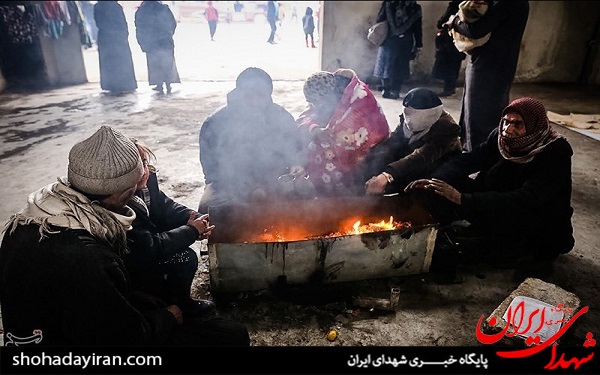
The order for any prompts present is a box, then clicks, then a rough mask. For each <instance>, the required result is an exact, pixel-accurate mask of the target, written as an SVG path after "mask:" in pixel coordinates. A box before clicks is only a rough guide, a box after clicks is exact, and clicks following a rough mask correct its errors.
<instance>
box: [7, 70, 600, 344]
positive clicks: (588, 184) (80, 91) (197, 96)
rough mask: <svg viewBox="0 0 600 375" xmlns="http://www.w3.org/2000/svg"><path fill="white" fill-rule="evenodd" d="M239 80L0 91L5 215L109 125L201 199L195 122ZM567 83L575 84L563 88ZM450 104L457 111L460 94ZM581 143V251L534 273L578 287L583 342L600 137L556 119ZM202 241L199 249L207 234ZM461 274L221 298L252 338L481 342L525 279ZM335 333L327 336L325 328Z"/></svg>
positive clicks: (598, 206)
mask: <svg viewBox="0 0 600 375" xmlns="http://www.w3.org/2000/svg"><path fill="white" fill-rule="evenodd" d="M302 84H303V82H302V81H276V82H275V91H274V95H273V96H274V101H275V102H277V103H279V104H281V105H283V106H284V107H285V108H287V109H288V110H289V111H290V112H291V113H292V115H294V116H297V115H299V113H300V112H301V111H302V109H303V108H304V98H303V96H302ZM233 85H234V83H233V82H232V81H222V82H193V83H185V84H182V85H178V86H176V87H175V89H174V93H173V94H172V95H170V96H163V95H159V94H157V93H155V92H153V91H151V90H150V89H149V88H147V87H145V86H144V84H143V83H141V84H140V89H138V91H137V92H136V93H131V94H126V95H122V96H111V95H107V94H104V93H102V92H101V91H100V89H99V87H98V85H97V84H86V85H81V86H75V87H70V88H62V89H56V90H51V91H46V92H43V93H36V94H16V93H4V94H2V95H0V139H1V140H2V142H1V143H0V160H1V161H2V162H1V163H0V173H1V174H2V176H3V184H2V185H1V187H0V197H2V198H1V201H2V205H1V206H0V221H2V223H4V222H6V220H7V219H8V217H9V215H10V214H11V213H13V212H16V211H18V210H20V209H21V208H22V207H23V205H24V204H25V201H26V196H27V194H29V193H30V192H31V191H33V190H35V189H37V188H39V187H41V186H43V185H46V184H48V183H51V182H53V181H55V179H56V178H57V177H59V176H62V175H64V174H66V166H67V156H68V151H69V149H70V147H71V146H72V145H73V144H74V143H75V142H77V141H79V140H82V139H84V138H86V137H88V136H89V135H91V134H92V133H93V132H95V131H96V130H97V129H98V127H99V126H100V125H102V124H108V125H112V126H114V127H116V128H117V129H118V130H120V131H122V132H124V133H125V134H127V135H129V136H135V137H137V138H139V139H140V140H142V141H144V142H146V143H147V144H149V145H150V146H151V147H152V148H153V150H154V151H155V153H156V155H157V157H158V162H157V167H158V171H159V172H158V173H159V177H160V183H161V186H162V188H163V190H164V191H165V192H166V193H167V194H168V195H170V196H171V197H173V198H174V199H175V200H177V201H178V202H180V203H182V204H185V205H187V206H189V207H192V208H196V207H197V205H198V202H199V200H200V197H201V194H202V191H203V181H202V174H201V173H202V171H201V168H200V164H199V160H198V139H197V137H198V130H199V127H200V124H201V123H202V121H203V120H204V119H205V118H206V117H207V116H208V115H209V114H210V113H211V112H212V111H214V110H215V109H216V108H217V107H219V106H220V105H222V104H224V102H225V95H226V93H227V92H228V91H229V90H231V89H232V88H233ZM565 93H568V94H565ZM524 95H531V96H535V97H538V98H540V99H541V100H543V101H544V102H545V103H546V105H547V109H548V110H552V111H554V112H557V113H562V114H568V113H569V112H576V113H598V111H600V93H599V92H598V90H597V89H596V90H589V89H585V88H581V87H574V86H571V85H552V86H548V85H533V84H521V85H519V84H517V85H515V87H514V89H513V95H512V96H513V97H518V96H524ZM377 96H378V98H379V99H380V103H381V105H382V107H383V109H384V112H385V114H386V116H387V117H388V120H389V122H390V125H391V126H395V125H396V123H397V115H398V114H399V113H400V110H401V101H397V100H396V101H394V100H387V99H381V97H380V93H377ZM444 104H445V106H446V108H447V109H448V110H449V111H450V112H451V114H452V115H453V116H454V117H455V118H456V119H458V117H459V111H460V92H459V93H458V94H457V95H455V96H454V97H451V98H445V99H444ZM556 129H557V131H558V132H559V133H561V134H563V135H565V136H566V137H567V138H568V139H569V141H570V142H571V144H572V145H573V148H574V150H575V155H574V157H573V198H572V203H573V207H574V209H575V214H574V217H573V222H574V226H575V238H576V245H575V249H573V251H572V252H570V253H569V254H567V255H563V256H561V257H560V258H559V259H558V260H557V261H556V262H555V264H554V267H553V268H552V269H549V270H547V271H546V272H542V273H540V274H537V275H536V276H538V277H539V278H541V279H542V280H544V281H547V282H550V283H554V284H556V285H558V286H560V287H562V288H564V289H566V290H567V291H570V292H573V293H575V294H576V295H577V296H578V297H579V298H580V299H581V301H582V306H589V312H588V313H586V314H585V315H584V316H583V317H582V318H581V319H580V320H579V324H577V325H576V326H575V328H574V331H573V333H574V335H573V338H572V339H570V340H572V341H571V342H572V343H573V344H574V345H581V344H582V343H583V340H584V338H585V334H586V333H588V332H591V333H593V334H596V335H598V334H600V315H599V314H600V299H599V296H598V293H597V291H598V290H599V287H600V285H599V284H600V281H599V278H598V275H599V271H600V256H599V254H598V249H599V248H600V231H599V230H598V228H599V227H600V186H599V181H598V179H599V176H600V174H599V173H598V168H599V166H600V164H599V161H600V147H599V145H600V143H599V142H598V140H595V139H592V138H590V137H588V136H586V135H582V134H580V133H577V132H574V131H572V130H570V129H567V128H564V127H561V126H556ZM196 248H197V250H198V251H199V252H201V253H204V246H203V244H197V247H196ZM206 258H207V257H206V255H204V254H202V260H203V264H201V266H200V267H199V271H198V277H197V279H196V281H195V283H194V288H193V289H194V292H193V293H194V296H196V297H203V298H212V294H211V293H210V282H209V278H208V266H207V263H206V262H207V259H206ZM462 275H463V281H462V282H461V283H458V284H451V285H443V284H440V283H436V282H434V281H433V280H432V279H431V278H430V275H428V274H421V275H414V276H409V277H404V278H393V279H380V280H370V281H363V282H355V283H347V284H331V285H328V286H323V287H317V288H314V287H312V288H306V287H304V288H303V287H295V288H290V289H288V290H284V291H273V290H269V291H261V292H249V293H246V292H240V293H239V294H238V295H236V296H235V298H232V299H228V300H223V301H219V307H218V308H219V313H220V314H221V315H222V316H225V317H230V318H233V319H236V320H239V321H241V322H243V323H245V324H246V325H247V326H248V328H249V330H250V336H251V340H252V345H255V346H468V345H479V343H478V341H477V339H476V336H475V328H476V325H477V321H478V320H479V318H480V317H481V316H482V315H485V316H488V315H489V314H490V313H491V312H492V311H493V310H494V309H495V308H496V307H497V306H498V305H499V304H500V303H501V302H502V301H503V300H504V298H505V297H507V296H508V295H509V294H510V292H511V291H513V290H514V289H515V288H516V287H517V286H518V285H519V284H520V283H521V282H522V281H523V280H524V279H525V277H526V275H525V274H523V273H521V272H518V271H515V270H494V269H488V268H485V267H476V268H470V269H463V270H462ZM390 287H397V288H399V289H400V300H399V305H398V307H397V309H396V310H395V311H384V310H379V309H367V308H360V307H357V306H354V305H353V304H352V303H351V301H352V297H353V296H357V295H361V296H370V297H383V298H385V297H386V296H389V291H390ZM332 328H333V329H335V330H337V332H338V337H337V339H336V340H334V341H328V340H327V339H326V333H327V332H328V331H329V330H330V329H332Z"/></svg>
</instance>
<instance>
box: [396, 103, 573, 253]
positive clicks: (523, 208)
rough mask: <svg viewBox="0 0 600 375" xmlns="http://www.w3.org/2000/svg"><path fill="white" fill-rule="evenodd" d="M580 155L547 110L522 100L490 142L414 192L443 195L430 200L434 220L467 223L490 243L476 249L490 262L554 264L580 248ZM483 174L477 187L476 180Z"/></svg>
mask: <svg viewBox="0 0 600 375" xmlns="http://www.w3.org/2000/svg"><path fill="white" fill-rule="evenodd" d="M572 155H573V149H572V148H571V145H570V144H569V142H568V141H567V140H566V139H565V138H564V137H563V136H561V135H559V134H558V133H556V132H555V131H554V130H553V129H552V127H551V126H550V123H549V121H548V117H547V115H546V109H545V108H544V105H543V104H542V103H541V102H540V101H538V100H536V99H533V98H520V99H516V100H514V101H512V102H511V103H510V104H509V105H508V106H507V107H506V108H505V109H504V110H503V111H502V118H501V119H500V123H499V125H498V127H497V128H496V129H494V130H493V131H492V132H491V133H490V135H489V137H488V139H487V141H486V142H483V143H482V144H480V145H479V146H478V147H477V148H475V149H473V151H472V152H470V153H462V154H461V155H459V156H458V157H457V158H456V159H454V160H452V161H449V162H448V163H446V164H444V165H442V166H441V167H440V168H439V169H438V170H437V171H436V172H434V174H433V175H432V176H431V177H432V178H430V179H423V180H417V181H414V182H412V183H411V184H410V185H409V186H408V187H407V191H408V190H413V191H414V190H415V189H419V188H420V189H424V190H425V191H429V192H430V193H431V192H433V193H435V194H430V193H424V196H429V199H427V198H426V199H424V202H425V204H426V206H428V208H430V211H431V212H432V214H433V215H434V216H435V217H436V218H437V219H438V220H439V221H440V222H445V221H450V220H455V219H466V220H467V222H468V223H470V224H471V225H470V226H469V229H468V231H467V232H469V233H471V234H473V233H477V234H478V236H479V237H481V238H483V239H484V242H483V243H479V244H478V246H476V247H477V250H478V252H481V253H485V256H486V257H487V258H490V256H492V259H493V255H494V254H495V255H499V256H500V257H502V258H505V259H506V258H513V259H515V258H519V257H522V256H531V257H533V258H534V259H545V260H552V259H554V258H556V257H557V256H558V255H559V254H564V253H567V252H569V251H571V250H572V249H573V246H574V244H575V240H574V238H573V226H572V222H571V217H572V215H573V208H572V207H571V190H572V187H571V157H572ZM476 172H479V173H478V175H477V177H476V178H475V179H470V178H468V176H469V175H471V174H473V173H476ZM417 194H420V193H418V192H417ZM448 203H450V204H448ZM455 242H459V241H458V240H456V241H455ZM485 250H496V251H495V252H494V251H492V254H489V253H488V252H486V251H485ZM482 255H483V254H482Z"/></svg>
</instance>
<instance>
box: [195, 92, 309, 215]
mask: <svg viewBox="0 0 600 375" xmlns="http://www.w3.org/2000/svg"><path fill="white" fill-rule="evenodd" d="M199 144H200V163H201V165H202V169H203V172H204V178H205V182H206V185H207V189H210V190H211V191H214V192H215V193H217V194H218V195H219V196H221V197H223V198H225V199H233V200H235V201H242V202H245V201H246V200H247V197H248V195H249V194H251V193H252V192H253V191H254V190H255V189H257V188H261V189H264V190H266V191H267V192H269V191H273V190H274V189H276V188H277V186H278V180H277V179H278V177H279V176H281V175H283V174H286V173H288V172H289V171H288V168H289V167H291V166H302V165H304V162H305V161H304V157H303V151H302V142H301V137H300V132H299V130H298V128H297V126H296V122H295V120H294V117H293V116H292V115H291V114H290V113H289V112H288V111H287V110H286V109H285V108H283V107H281V106H280V105H278V104H275V103H271V104H269V106H268V107H267V108H266V109H265V110H262V109H258V108H252V107H250V105H248V104H246V103H244V98H242V97H241V96H240V95H239V93H238V92H237V89H236V90H233V91H232V92H230V93H229V94H228V95H227V105H226V106H224V107H222V108H220V109H218V110H217V111H216V112H215V113H213V114H212V115H210V116H209V117H208V118H207V119H206V120H205V121H204V123H203V124H202V127H201V129H200V134H199ZM205 196H206V191H205V195H203V200H204V199H205ZM201 210H203V208H202V209H201Z"/></svg>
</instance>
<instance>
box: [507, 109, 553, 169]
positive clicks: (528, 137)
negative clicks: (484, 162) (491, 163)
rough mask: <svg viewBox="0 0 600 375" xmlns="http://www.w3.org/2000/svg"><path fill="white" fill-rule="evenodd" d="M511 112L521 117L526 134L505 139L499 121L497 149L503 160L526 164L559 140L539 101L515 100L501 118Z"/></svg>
mask: <svg viewBox="0 0 600 375" xmlns="http://www.w3.org/2000/svg"><path fill="white" fill-rule="evenodd" d="M511 111H513V112H517V113H518V114H520V115H521V117H523V122H524V123H525V129H526V133H525V135H523V136H521V137H515V138H510V137H505V136H503V135H502V120H500V125H499V126H498V148H499V149H500V154H501V155H502V157H503V158H504V159H506V160H510V161H514V162H515V163H528V162H530V161H531V160H533V158H534V157H535V155H537V154H539V153H540V152H541V151H542V150H543V149H544V148H545V147H546V146H547V145H548V144H550V143H552V142H553V141H555V140H557V139H558V138H561V136H560V135H559V134H558V133H556V132H555V131H554V130H553V129H552V127H550V122H549V121H548V116H547V115H546V108H544V105H543V104H542V103H541V102H540V101H539V100H537V99H533V98H519V99H515V100H513V101H512V102H511V103H510V104H509V105H508V106H507V107H506V108H504V111H502V116H504V115H505V114H506V113H507V112H511Z"/></svg>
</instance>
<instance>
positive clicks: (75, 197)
mask: <svg viewBox="0 0 600 375" xmlns="http://www.w3.org/2000/svg"><path fill="white" fill-rule="evenodd" d="M125 211H126V213H125V214H124V215H123V214H118V213H116V212H113V211H109V210H107V209H105V208H103V207H102V206H100V205H99V204H98V202H97V201H90V200H89V198H87V197H86V196H85V195H83V194H81V193H79V192H77V191H75V190H73V189H72V188H71V187H70V184H69V182H68V180H67V178H66V177H61V178H59V179H58V181H57V182H54V183H52V184H49V185H47V186H44V187H43V188H41V189H39V190H37V191H34V192H33V193H31V194H29V196H28V197H27V205H26V207H25V208H24V209H23V210H22V211H21V212H20V213H17V214H14V215H12V216H11V217H10V218H9V220H8V222H7V223H6V226H5V228H4V230H5V231H9V232H10V233H13V232H14V231H15V229H16V228H17V226H19V225H28V224H32V223H33V224H37V225H39V233H40V241H41V240H42V239H43V238H44V237H46V236H47V235H48V234H53V233H58V231H55V230H52V228H51V226H55V227H60V228H68V229H83V230H86V231H87V232H89V233H90V234H91V235H92V236H94V237H95V238H97V239H99V240H100V241H102V242H105V243H107V244H109V245H110V246H111V247H113V248H114V249H115V250H116V253H117V254H119V255H120V256H122V255H123V254H124V253H125V252H126V237H125V231H127V230H130V229H131V223H133V220H134V219H135V212H133V210H132V209H131V208H129V207H127V206H125Z"/></svg>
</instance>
